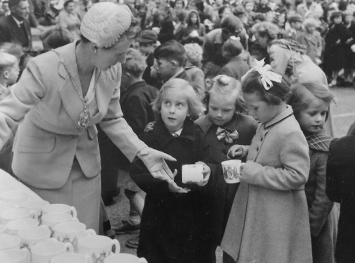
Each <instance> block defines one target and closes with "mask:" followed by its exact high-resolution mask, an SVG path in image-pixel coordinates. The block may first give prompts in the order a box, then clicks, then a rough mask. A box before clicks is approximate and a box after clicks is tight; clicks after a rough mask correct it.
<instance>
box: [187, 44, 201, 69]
mask: <svg viewBox="0 0 355 263" xmlns="http://www.w3.org/2000/svg"><path fill="white" fill-rule="evenodd" d="M184 48H185V51H186V58H187V60H188V61H189V62H190V63H191V64H192V65H194V66H196V67H198V66H199V64H200V62H201V60H202V53H203V50H202V47H201V46H200V45H199V44H196V43H190V44H186V45H184Z"/></svg>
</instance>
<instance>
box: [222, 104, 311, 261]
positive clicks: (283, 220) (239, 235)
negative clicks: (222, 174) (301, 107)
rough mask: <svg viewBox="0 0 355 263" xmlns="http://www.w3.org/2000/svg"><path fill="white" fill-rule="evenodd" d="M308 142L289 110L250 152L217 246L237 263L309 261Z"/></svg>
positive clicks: (260, 133)
mask: <svg viewBox="0 0 355 263" xmlns="http://www.w3.org/2000/svg"><path fill="white" fill-rule="evenodd" d="M309 167H310V161H309V153H308V144H307V141H306V139H305V137H304V135H303V133H302V131H301V129H300V126H299V124H298V122H297V121H296V119H295V117H294V116H293V111H292V108H291V107H290V106H288V107H287V109H286V110H285V111H283V112H281V113H280V114H279V115H277V116H276V117H274V118H273V119H272V120H270V121H269V122H266V123H263V124H262V125H261V126H260V127H259V128H258V130H257V131H256V135H255V136H254V138H253V140H252V143H251V145H250V147H249V150H248V156H247V162H246V163H245V165H244V168H243V171H242V174H241V182H240V186H239V189H238V192H237V194H236V196H235V199H234V203H233V207H232V210H231V213H230V215H229V220H228V223H227V227H226V231H225V233H224V237H223V240H222V244H221V247H222V249H223V250H224V251H226V252H227V253H228V254H229V255H231V256H232V258H233V259H234V260H236V261H237V262H241V263H245V262H250V263H251V262H263V263H275V262H287V263H311V262H312V251H311V234H310V227H309V216H308V209H307V200H306V195H305V192H304V185H305V183H306V182H307V179H308V174H309Z"/></svg>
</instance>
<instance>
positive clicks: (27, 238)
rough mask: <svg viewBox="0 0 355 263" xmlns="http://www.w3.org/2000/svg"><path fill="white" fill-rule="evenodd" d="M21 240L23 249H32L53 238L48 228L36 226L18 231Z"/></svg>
mask: <svg viewBox="0 0 355 263" xmlns="http://www.w3.org/2000/svg"><path fill="white" fill-rule="evenodd" d="M18 236H19V237H20V238H21V240H22V242H21V247H27V248H32V247H33V246H34V245H36V244H37V243H40V242H43V241H46V240H47V239H49V238H50V236H51V231H50V229H49V228H48V227H47V226H43V225H42V226H34V227H28V228H25V229H21V230H20V231H18Z"/></svg>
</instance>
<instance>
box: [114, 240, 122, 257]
mask: <svg viewBox="0 0 355 263" xmlns="http://www.w3.org/2000/svg"><path fill="white" fill-rule="evenodd" d="M113 247H115V249H113ZM120 250H121V246H120V242H118V240H117V239H113V240H112V252H113V253H115V254H119V253H120Z"/></svg>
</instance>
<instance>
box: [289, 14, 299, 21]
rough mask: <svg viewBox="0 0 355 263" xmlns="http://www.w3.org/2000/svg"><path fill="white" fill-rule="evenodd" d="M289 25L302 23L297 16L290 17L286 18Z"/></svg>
mask: <svg viewBox="0 0 355 263" xmlns="http://www.w3.org/2000/svg"><path fill="white" fill-rule="evenodd" d="M288 22H289V23H295V22H302V17H301V16H300V15H298V14H295V15H292V16H290V17H289V18H288Z"/></svg>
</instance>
